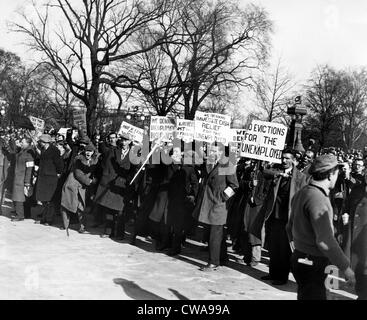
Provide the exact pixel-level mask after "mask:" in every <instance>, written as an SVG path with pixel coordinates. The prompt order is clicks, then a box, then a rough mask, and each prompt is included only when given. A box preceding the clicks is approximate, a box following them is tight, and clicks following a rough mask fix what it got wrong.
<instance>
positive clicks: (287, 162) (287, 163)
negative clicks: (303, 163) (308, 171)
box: [282, 153, 294, 169]
mask: <svg viewBox="0 0 367 320" xmlns="http://www.w3.org/2000/svg"><path fill="white" fill-rule="evenodd" d="M293 161H294V158H293V155H292V154H290V153H283V155H282V165H283V169H289V168H291V167H292V165H293Z"/></svg>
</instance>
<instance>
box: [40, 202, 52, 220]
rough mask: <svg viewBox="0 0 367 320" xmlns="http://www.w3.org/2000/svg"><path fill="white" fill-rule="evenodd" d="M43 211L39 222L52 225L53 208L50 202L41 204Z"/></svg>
mask: <svg viewBox="0 0 367 320" xmlns="http://www.w3.org/2000/svg"><path fill="white" fill-rule="evenodd" d="M43 206H44V209H43V211H42V218H41V222H47V223H49V224H52V223H53V222H54V216H55V208H54V204H53V202H52V201H48V202H44V203H43Z"/></svg>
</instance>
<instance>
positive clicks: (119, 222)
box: [114, 210, 125, 238]
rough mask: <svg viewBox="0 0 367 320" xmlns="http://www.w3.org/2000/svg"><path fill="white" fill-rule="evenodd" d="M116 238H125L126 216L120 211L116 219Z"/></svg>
mask: <svg viewBox="0 0 367 320" xmlns="http://www.w3.org/2000/svg"><path fill="white" fill-rule="evenodd" d="M114 234H115V236H116V237H118V238H124V237H125V214H124V211H122V210H121V211H118V212H117V214H116V219H115V232H114Z"/></svg>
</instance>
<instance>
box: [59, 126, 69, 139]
mask: <svg viewBox="0 0 367 320" xmlns="http://www.w3.org/2000/svg"><path fill="white" fill-rule="evenodd" d="M69 129H70V128H60V130H59V131H58V134H61V135H62V136H64V137H65V138H66V134H67V132H68V130H69Z"/></svg>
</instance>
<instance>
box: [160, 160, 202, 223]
mask: <svg viewBox="0 0 367 320" xmlns="http://www.w3.org/2000/svg"><path fill="white" fill-rule="evenodd" d="M168 170H170V171H172V175H171V178H170V181H169V185H168V212H167V224H168V225H170V226H173V227H175V229H182V230H189V228H190V227H191V226H192V211H193V209H194V207H195V199H196V197H197V194H198V190H199V181H198V178H197V175H196V172H195V168H194V166H192V165H176V164H172V165H170V166H169V167H168ZM189 197H193V198H191V199H192V200H190V199H189Z"/></svg>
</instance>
